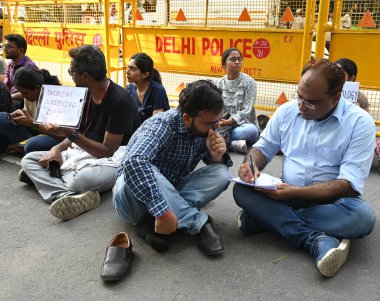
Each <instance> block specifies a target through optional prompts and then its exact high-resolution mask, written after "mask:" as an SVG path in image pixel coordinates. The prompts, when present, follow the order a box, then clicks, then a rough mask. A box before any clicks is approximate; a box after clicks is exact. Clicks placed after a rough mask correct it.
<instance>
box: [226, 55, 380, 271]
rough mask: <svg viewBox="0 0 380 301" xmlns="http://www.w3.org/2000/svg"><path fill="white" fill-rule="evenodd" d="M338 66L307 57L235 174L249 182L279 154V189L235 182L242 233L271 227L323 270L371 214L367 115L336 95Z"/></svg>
mask: <svg viewBox="0 0 380 301" xmlns="http://www.w3.org/2000/svg"><path fill="white" fill-rule="evenodd" d="M344 79H345V78H344V72H343V70H342V69H340V68H339V67H338V66H337V65H336V64H334V63H331V62H329V61H328V60H318V61H312V62H310V63H308V64H307V65H306V66H305V67H304V69H303V71H302V77H301V80H300V82H299V85H298V89H297V94H296V96H295V100H293V101H290V102H288V103H286V104H284V105H282V106H281V107H280V108H279V109H278V110H277V111H276V112H275V114H274V115H273V117H272V118H271V120H270V122H269V123H268V125H267V128H266V129H265V131H264V132H263V133H262V135H261V137H260V139H259V141H258V142H257V143H256V144H255V145H254V147H253V149H252V151H251V155H252V156H253V157H254V166H255V171H253V172H252V171H251V168H250V165H249V163H247V162H246V163H244V164H243V165H242V166H240V168H239V176H240V178H242V179H243V180H244V181H246V182H252V181H253V180H254V179H255V178H256V177H258V176H259V174H260V172H259V171H260V170H262V169H263V168H264V167H265V166H266V165H267V163H268V162H270V161H271V159H272V158H273V157H274V156H275V154H276V153H277V152H278V151H280V150H281V151H282V152H283V154H284V161H283V170H282V173H283V181H284V183H283V184H280V185H278V186H277V190H265V189H258V188H256V189H253V188H252V187H249V186H244V185H240V184H236V185H235V187H234V192H233V193H234V198H235V201H236V203H237V205H238V206H240V207H241V208H243V210H242V211H241V212H240V213H239V216H238V225H239V229H240V231H242V232H243V233H244V234H246V235H252V234H254V233H257V232H258V231H262V230H267V231H274V232H277V233H279V234H280V235H282V236H283V237H284V238H285V239H286V240H287V241H288V242H289V243H290V244H291V245H292V246H294V247H296V248H304V249H306V250H307V251H308V252H309V253H310V254H311V255H312V256H313V257H314V258H315V260H316V263H317V267H318V269H319V271H320V272H321V274H322V275H324V276H327V277H332V276H333V275H335V273H336V272H337V271H338V270H339V269H340V268H341V267H342V265H343V264H344V262H345V261H346V259H347V256H348V251H349V243H350V241H349V239H357V238H362V237H364V236H366V235H368V234H370V233H371V232H372V229H373V227H374V224H375V220H376V218H375V213H374V210H373V209H372V207H371V206H370V205H369V204H368V203H367V202H366V201H364V200H363V199H362V195H363V189H364V182H365V180H366V178H367V177H368V174H369V171H370V167H371V163H372V157H373V153H374V148H375V126H374V123H373V119H372V118H371V116H370V115H369V114H368V113H367V112H365V111H364V110H362V109H360V108H359V107H357V106H355V105H354V104H352V103H350V102H348V101H345V100H343V99H340V96H341V91H342V87H343V84H344Z"/></svg>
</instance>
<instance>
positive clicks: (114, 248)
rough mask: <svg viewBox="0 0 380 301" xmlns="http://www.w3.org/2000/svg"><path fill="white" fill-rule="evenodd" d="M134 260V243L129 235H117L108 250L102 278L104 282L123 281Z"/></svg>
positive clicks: (122, 233) (121, 233) (123, 233)
mask: <svg viewBox="0 0 380 301" xmlns="http://www.w3.org/2000/svg"><path fill="white" fill-rule="evenodd" d="M132 259H133V252H132V242H131V241H130V239H129V237H128V235H127V233H125V232H120V233H117V234H116V235H115V236H114V237H113V238H112V240H111V242H110V243H109V246H108V248H107V251H106V256H105V258H104V262H103V265H102V271H101V274H100V277H101V278H102V279H103V280H104V281H117V280H120V279H122V278H123V277H124V276H125V275H126V274H127V272H128V270H129V269H130V267H131V264H132Z"/></svg>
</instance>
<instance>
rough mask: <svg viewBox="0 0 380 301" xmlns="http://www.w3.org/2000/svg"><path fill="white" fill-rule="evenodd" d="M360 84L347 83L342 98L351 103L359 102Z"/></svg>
mask: <svg viewBox="0 0 380 301" xmlns="http://www.w3.org/2000/svg"><path fill="white" fill-rule="evenodd" d="M359 85H360V83H359V82H347V81H346V82H345V83H344V86H343V90H342V97H343V98H344V99H347V100H348V101H351V102H357V101H358V94H359Z"/></svg>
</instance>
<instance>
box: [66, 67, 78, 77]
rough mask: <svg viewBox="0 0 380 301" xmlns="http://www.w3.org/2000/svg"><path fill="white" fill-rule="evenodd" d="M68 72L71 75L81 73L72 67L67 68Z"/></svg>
mask: <svg viewBox="0 0 380 301" xmlns="http://www.w3.org/2000/svg"><path fill="white" fill-rule="evenodd" d="M67 72H68V73H69V75H70V76H73V75H74V73H75V72H77V73H79V71H77V70H71V68H69V69H67Z"/></svg>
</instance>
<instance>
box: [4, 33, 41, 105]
mask: <svg viewBox="0 0 380 301" xmlns="http://www.w3.org/2000/svg"><path fill="white" fill-rule="evenodd" d="M26 50H27V43H26V40H25V38H24V37H23V36H21V35H19V34H8V35H6V36H5V44H4V51H5V57H6V58H7V59H10V60H11V62H10V63H9V64H8V66H7V69H6V73H5V81H4V83H5V85H6V86H7V88H8V90H9V92H10V93H11V96H12V100H13V101H15V103H14V105H13V106H14V108H15V109H17V108H21V107H22V106H23V103H22V102H23V98H22V95H21V93H20V92H18V91H17V89H16V87H15V86H14V85H13V77H14V75H15V73H16V71H17V70H18V69H20V68H21V67H29V68H33V69H38V67H37V66H36V64H35V63H34V62H33V61H32V60H31V59H30V58H29V57H28V56H26V55H25V53H26Z"/></svg>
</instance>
